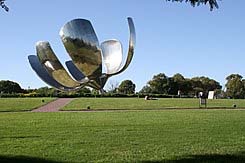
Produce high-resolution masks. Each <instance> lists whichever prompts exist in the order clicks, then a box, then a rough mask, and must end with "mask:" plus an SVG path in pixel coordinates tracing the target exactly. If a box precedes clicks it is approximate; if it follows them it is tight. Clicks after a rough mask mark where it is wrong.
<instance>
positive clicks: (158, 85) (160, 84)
mask: <svg viewBox="0 0 245 163" xmlns="http://www.w3.org/2000/svg"><path fill="white" fill-rule="evenodd" d="M148 85H149V87H150V88H151V90H152V93H156V94H168V90H169V78H168V77H167V76H166V75H165V74H164V73H160V74H157V75H154V76H153V78H152V80H150V81H149V82H148Z"/></svg>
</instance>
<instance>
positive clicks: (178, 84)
mask: <svg viewBox="0 0 245 163" xmlns="http://www.w3.org/2000/svg"><path fill="white" fill-rule="evenodd" d="M135 88H136V84H135V83H133V81H132V80H124V81H122V82H121V83H120V84H119V83H111V84H110V85H109V88H108V89H107V91H106V93H105V96H110V95H111V96H124V95H148V94H151V95H154V94H155V95H156V94H158V95H164V97H169V96H176V97H178V96H186V97H198V94H199V92H203V94H204V95H206V96H207V94H208V92H209V91H214V92H215V94H216V95H217V96H218V97H219V98H234V99H238V98H239V99H244V98H245V79H243V77H242V76H241V75H240V74H231V75H229V76H227V77H226V84H225V88H224V89H223V90H222V86H221V85H220V83H219V82H218V81H216V80H214V79H210V78H209V77H205V76H201V77H193V78H185V77H184V76H183V75H182V74H180V73H177V74H175V75H173V76H171V77H168V76H167V75H165V74H164V73H159V74H156V75H154V76H153V78H152V79H151V80H149V81H148V82H147V84H146V85H145V86H143V88H142V89H141V90H140V91H139V92H136V91H135ZM4 95H6V96H7V97H8V96H11V95H17V96H18V95H20V96H21V97H25V96H27V97H32V96H33V97H39V96H58V97H60V96H61V97H62V96H78V97H84V96H96V95H99V92H98V91H97V90H93V89H89V88H87V87H84V88H82V89H80V90H79V91H76V92H61V91H57V90H56V89H54V88H49V87H41V88H38V89H22V88H21V87H20V85H19V84H18V83H16V82H13V81H9V80H1V81H0V96H1V97H4ZM161 97H163V96H161Z"/></svg>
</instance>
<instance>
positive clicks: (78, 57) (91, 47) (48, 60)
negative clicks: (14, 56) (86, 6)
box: [28, 18, 136, 92]
mask: <svg viewBox="0 0 245 163" xmlns="http://www.w3.org/2000/svg"><path fill="white" fill-rule="evenodd" d="M128 25H129V30H130V38H129V48H128V54H127V59H126V62H125V64H124V65H123V66H121V65H122V55H123V53H122V45H121V43H120V42H119V41H118V40H115V39H112V40H108V41H104V42H102V43H101V44H99V41H98V38H97V36H96V34H95V31H94V29H93V26H92V24H91V23H90V21H88V20H85V19H74V20H72V21H70V22H68V23H66V24H65V25H64V26H63V27H62V28H61V30H60V37H61V39H62V42H63V44H64V46H65V49H66V51H67V53H68V54H69V55H70V57H71V59H72V60H70V61H66V63H65V64H66V66H67V68H68V71H69V72H70V74H69V73H68V72H67V71H66V70H65V68H64V67H63V65H62V64H61V63H60V61H59V59H58V58H57V57H56V55H55V53H54V51H53V50H52V48H51V46H50V44H49V42H46V41H40V42H37V43H36V53H37V56H36V55H29V56H28V59H29V62H30V64H31V67H32V69H33V70H34V71H35V72H36V73H37V75H38V76H39V77H40V78H41V79H42V80H43V81H44V82H46V83H47V84H49V85H50V86H52V87H54V88H57V89H59V90H62V91H71V90H78V89H80V88H82V87H84V86H89V87H92V88H94V89H97V90H100V91H101V92H103V87H104V85H105V83H106V81H107V80H108V78H109V77H111V76H113V75H117V74H119V73H121V72H123V71H124V70H125V69H126V68H127V67H128V66H129V64H130V62H131V60H132V58H133V54H134V47H135V42H136V34H135V28H134V23H133V20H132V18H128ZM102 59H103V61H104V63H105V67H106V73H102ZM70 75H71V76H72V77H71V76H70Z"/></svg>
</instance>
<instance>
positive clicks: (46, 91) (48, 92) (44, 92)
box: [35, 87, 56, 97]
mask: <svg viewBox="0 0 245 163" xmlns="http://www.w3.org/2000/svg"><path fill="white" fill-rule="evenodd" d="M35 92H36V93H38V94H40V95H41V96H44V97H48V96H54V95H55V94H56V89H54V88H49V87H41V88H38V89H37V90H35Z"/></svg>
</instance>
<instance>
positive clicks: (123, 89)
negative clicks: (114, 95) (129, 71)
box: [118, 80, 135, 94]
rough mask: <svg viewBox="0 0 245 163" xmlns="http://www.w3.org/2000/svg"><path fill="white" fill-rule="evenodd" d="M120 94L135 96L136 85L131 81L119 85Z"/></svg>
mask: <svg viewBox="0 0 245 163" xmlns="http://www.w3.org/2000/svg"><path fill="white" fill-rule="evenodd" d="M118 92H119V93H123V94H134V93H135V84H134V83H133V82H132V81H131V80H124V81H122V83H121V84H120V85H119V87H118Z"/></svg>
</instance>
